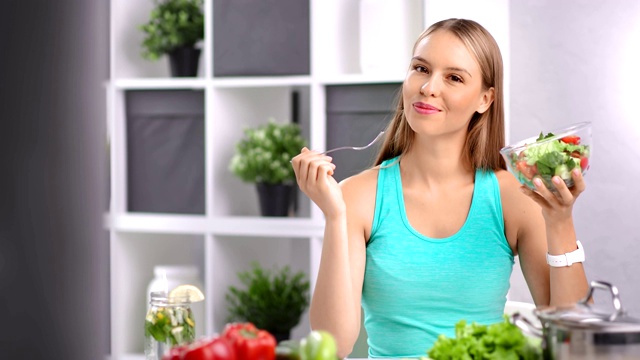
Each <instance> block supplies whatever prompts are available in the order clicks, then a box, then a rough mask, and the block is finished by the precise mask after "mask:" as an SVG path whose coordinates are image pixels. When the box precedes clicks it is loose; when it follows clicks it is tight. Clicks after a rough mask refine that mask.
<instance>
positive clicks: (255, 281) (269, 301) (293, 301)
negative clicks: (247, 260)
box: [226, 262, 309, 334]
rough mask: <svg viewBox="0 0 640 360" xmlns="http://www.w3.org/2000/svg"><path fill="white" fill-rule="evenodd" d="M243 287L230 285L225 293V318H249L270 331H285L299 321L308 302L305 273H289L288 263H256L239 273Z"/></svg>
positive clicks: (276, 332)
mask: <svg viewBox="0 0 640 360" xmlns="http://www.w3.org/2000/svg"><path fill="white" fill-rule="evenodd" d="M238 278H239V279H240V282H241V283H242V284H243V285H244V286H245V287H246V288H245V289H239V288H237V287H235V286H230V287H229V291H228V292H227V294H226V300H227V305H228V306H227V309H228V311H229V317H228V319H227V321H230V322H233V321H249V322H252V323H253V324H254V325H255V326H257V327H258V328H260V329H264V330H267V331H269V332H271V333H272V334H288V333H289V332H290V331H291V329H292V328H293V327H294V326H296V325H297V324H298V323H299V322H300V317H301V316H302V313H303V312H304V311H305V310H306V309H307V306H308V305H309V281H308V280H307V277H306V275H305V273H304V272H301V271H300V272H297V273H295V274H294V273H292V272H291V270H290V269H289V267H288V266H285V267H282V268H277V267H276V268H274V269H273V271H271V270H267V269H263V268H262V267H261V266H260V264H258V263H257V262H253V263H252V269H251V270H249V271H244V272H239V273H238Z"/></svg>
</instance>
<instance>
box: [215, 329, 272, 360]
mask: <svg viewBox="0 0 640 360" xmlns="http://www.w3.org/2000/svg"><path fill="white" fill-rule="evenodd" d="M222 337H224V338H226V339H228V340H229V341H230V342H231V344H232V346H233V348H234V350H235V353H236V358H237V360H274V359H275V357H276V338H275V337H274V336H273V335H271V334H270V333H269V332H268V331H266V330H261V329H258V328H256V327H255V325H253V324H252V323H231V324H227V326H226V327H225V329H224V331H223V333H222Z"/></svg>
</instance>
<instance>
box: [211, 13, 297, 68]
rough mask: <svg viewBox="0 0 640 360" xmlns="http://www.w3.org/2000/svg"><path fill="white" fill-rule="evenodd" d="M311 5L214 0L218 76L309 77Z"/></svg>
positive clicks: (215, 52)
mask: <svg viewBox="0 0 640 360" xmlns="http://www.w3.org/2000/svg"><path fill="white" fill-rule="evenodd" d="M309 49H310V45H309V0H214V1H213V74H214V76H271V75H308V74H309V73H310V71H309V69H310V60H309V57H310V50H309Z"/></svg>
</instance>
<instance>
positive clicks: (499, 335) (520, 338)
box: [421, 315, 542, 360]
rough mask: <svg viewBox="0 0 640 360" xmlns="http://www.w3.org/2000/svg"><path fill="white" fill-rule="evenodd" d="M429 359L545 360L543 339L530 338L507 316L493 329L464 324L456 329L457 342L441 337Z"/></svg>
mask: <svg viewBox="0 0 640 360" xmlns="http://www.w3.org/2000/svg"><path fill="white" fill-rule="evenodd" d="M428 355H429V358H430V359H434V360H454V359H468V360H476V359H514V360H538V359H541V358H542V352H541V347H540V339H533V338H529V337H526V336H525V335H524V334H523V333H522V331H520V329H519V328H518V327H517V326H516V325H514V324H512V323H511V322H510V321H509V317H508V316H507V315H505V316H504V320H503V321H502V322H499V323H495V324H491V325H482V324H478V323H475V322H472V323H471V324H467V322H466V321H465V320H460V321H459V322H458V323H457V324H456V325H455V338H449V337H447V336H445V335H440V336H439V337H438V340H436V342H435V343H434V344H433V347H432V348H431V349H430V350H429V351H428ZM421 360H422V359H421Z"/></svg>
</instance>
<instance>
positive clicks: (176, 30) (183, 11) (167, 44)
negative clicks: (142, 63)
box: [140, 0, 204, 77]
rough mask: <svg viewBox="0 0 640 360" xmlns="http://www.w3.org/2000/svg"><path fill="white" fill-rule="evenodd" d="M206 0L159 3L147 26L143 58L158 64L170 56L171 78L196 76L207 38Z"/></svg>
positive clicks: (158, 0)
mask: <svg viewBox="0 0 640 360" xmlns="http://www.w3.org/2000/svg"><path fill="white" fill-rule="evenodd" d="M202 2H203V0H156V2H155V4H156V6H155V7H154V8H153V10H152V11H151V16H150V18H149V21H148V22H147V23H146V24H143V25H141V26H140V30H142V31H143V32H144V34H145V38H144V40H143V42H142V48H143V52H142V56H143V57H145V58H146V59H149V60H152V61H155V60H158V59H159V58H160V57H161V56H162V55H164V54H168V55H169V62H170V64H171V74H172V76H177V77H183V76H196V75H197V74H198V62H199V59H200V52H201V51H200V49H198V48H196V43H197V42H198V41H200V40H202V39H203V38H204V14H203V12H202Z"/></svg>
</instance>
